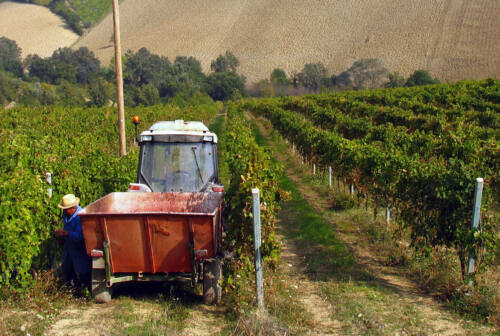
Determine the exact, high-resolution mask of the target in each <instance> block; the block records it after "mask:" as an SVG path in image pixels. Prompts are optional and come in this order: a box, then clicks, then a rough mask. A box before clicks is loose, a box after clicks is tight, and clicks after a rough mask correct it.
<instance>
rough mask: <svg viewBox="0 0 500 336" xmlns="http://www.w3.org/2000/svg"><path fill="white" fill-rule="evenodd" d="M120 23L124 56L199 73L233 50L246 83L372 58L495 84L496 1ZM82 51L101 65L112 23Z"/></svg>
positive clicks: (247, 2) (292, 5) (201, 5)
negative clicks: (145, 56)
mask: <svg viewBox="0 0 500 336" xmlns="http://www.w3.org/2000/svg"><path fill="white" fill-rule="evenodd" d="M120 16H121V17H120V21H121V31H122V36H121V40H122V44H123V46H122V48H123V50H127V49H131V50H138V49H139V48H141V47H146V48H148V49H149V50H151V51H152V52H154V53H157V54H161V55H166V56H168V57H169V58H170V59H173V58H175V56H178V55H187V56H194V57H196V58H197V59H199V60H200V61H201V62H202V65H203V67H204V69H205V70H206V71H208V70H209V66H210V62H211V61H212V60H213V59H215V58H216V57H217V55H219V54H221V53H224V52H225V51H226V50H231V51H232V52H233V53H234V54H235V55H236V56H237V57H238V58H239V60H240V63H241V67H240V72H241V73H243V74H244V75H245V76H247V78H248V80H249V81H251V82H252V81H255V80H258V79H262V78H267V77H269V74H270V72H271V71H272V69H274V68H276V67H281V68H283V69H284V70H285V71H287V72H288V73H291V72H292V71H300V70H301V68H302V66H303V65H304V64H305V63H311V62H322V63H323V64H325V65H326V66H327V67H328V69H329V70H330V72H331V73H332V74H338V73H339V72H341V71H343V70H345V69H346V68H348V67H349V66H350V65H351V64H352V63H353V62H354V61H355V60H358V59H362V58H373V57H375V58H380V59H382V60H383V62H384V64H385V65H386V66H387V67H388V68H389V69H390V70H391V71H398V72H400V73H401V74H403V75H405V76H407V75H408V74H410V73H412V72H413V71H414V70H416V69H427V70H430V71H431V73H432V74H433V75H434V76H437V77H438V78H440V79H441V80H451V81H454V80H459V79H465V78H475V79H482V78H486V77H488V76H490V77H500V57H498V55H499V54H500V43H498V41H499V40H500V20H499V19H498V18H499V17H500V2H499V1H498V0H474V1H473V0H456V1H455V0H434V1H428V0H415V1H398V0H378V1H368V0H360V1H349V0H338V1H328V0H309V1H299V0H277V1H265V0H213V1H204V0H193V1H181V0H165V1H159V0H141V1H138V0H124V2H123V3H122V4H121V6H120ZM80 46H88V47H89V48H90V49H91V50H93V51H94V52H95V53H96V54H97V56H98V57H99V58H100V59H101V61H103V62H104V64H108V63H109V61H110V59H111V57H112V55H113V47H112V16H111V15H108V16H107V17H106V18H105V19H104V20H103V21H102V22H101V24H99V25H98V26H96V27H95V28H94V29H92V31H90V32H89V34H87V35H86V36H85V37H84V38H83V39H82V40H81V41H79V42H78V43H77V44H76V47H80Z"/></svg>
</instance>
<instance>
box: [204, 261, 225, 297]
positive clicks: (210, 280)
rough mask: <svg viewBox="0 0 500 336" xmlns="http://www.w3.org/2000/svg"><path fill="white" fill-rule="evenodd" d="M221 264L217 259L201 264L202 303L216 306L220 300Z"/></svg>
mask: <svg viewBox="0 0 500 336" xmlns="http://www.w3.org/2000/svg"><path fill="white" fill-rule="evenodd" d="M221 279H222V264H221V262H220V260H219V259H214V260H213V261H206V262H205V263H204V264H203V303H205V304H209V305H211V304H218V303H220V301H221V298H222V286H221V284H220V282H221Z"/></svg>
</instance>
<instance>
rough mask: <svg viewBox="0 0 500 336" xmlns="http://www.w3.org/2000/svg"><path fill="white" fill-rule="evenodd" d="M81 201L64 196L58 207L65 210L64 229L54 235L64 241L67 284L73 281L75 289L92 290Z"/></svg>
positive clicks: (63, 263)
mask: <svg viewBox="0 0 500 336" xmlns="http://www.w3.org/2000/svg"><path fill="white" fill-rule="evenodd" d="M79 203H80V199H79V198H78V197H75V195H73V194H68V195H65V196H63V198H62V200H61V203H59V204H58V207H59V208H61V209H63V216H62V217H63V221H64V228H63V229H56V230H55V232H54V234H55V235H56V237H57V238H59V239H60V240H64V253H63V262H62V272H63V277H64V280H65V281H66V282H68V283H69V282H70V281H71V280H73V282H74V285H75V287H77V288H81V287H83V286H86V287H87V288H89V289H90V269H91V259H90V257H88V256H87V252H86V250H85V242H84V240H83V232H82V222H81V220H80V217H79V216H78V212H80V210H82V208H81V207H80V206H79Z"/></svg>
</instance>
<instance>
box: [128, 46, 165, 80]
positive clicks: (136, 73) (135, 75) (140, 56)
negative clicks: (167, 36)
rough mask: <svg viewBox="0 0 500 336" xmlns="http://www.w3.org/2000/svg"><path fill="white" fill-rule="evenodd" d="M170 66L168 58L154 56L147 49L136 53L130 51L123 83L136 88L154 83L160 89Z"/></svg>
mask: <svg viewBox="0 0 500 336" xmlns="http://www.w3.org/2000/svg"><path fill="white" fill-rule="evenodd" d="M170 66H171V63H170V61H169V60H168V58H166V57H164V56H158V55H155V54H152V53H151V52H150V51H149V50H148V49H146V48H141V49H139V50H138V51H137V52H136V53H134V52H132V51H130V50H129V51H127V53H126V54H125V62H124V70H123V81H124V83H125V84H132V85H136V86H142V85H145V84H149V83H153V84H154V85H155V86H156V87H157V88H159V86H160V83H161V82H162V80H163V79H164V78H165V77H166V76H167V73H168V71H169V69H170Z"/></svg>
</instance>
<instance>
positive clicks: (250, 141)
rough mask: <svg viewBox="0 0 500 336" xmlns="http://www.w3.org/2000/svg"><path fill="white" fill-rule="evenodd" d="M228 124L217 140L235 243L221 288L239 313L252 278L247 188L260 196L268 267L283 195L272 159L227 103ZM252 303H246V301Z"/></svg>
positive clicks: (275, 249) (276, 248)
mask: <svg viewBox="0 0 500 336" xmlns="http://www.w3.org/2000/svg"><path fill="white" fill-rule="evenodd" d="M226 110H227V120H226V123H225V125H224V132H223V133H222V136H221V141H220V146H221V153H222V160H221V161H222V167H221V170H222V171H224V172H227V174H228V176H227V178H228V179H229V181H230V183H229V186H228V185H227V184H226V199H225V202H226V204H227V214H228V216H227V220H226V226H227V228H228V239H227V240H228V241H229V242H230V241H234V242H235V246H234V248H235V253H236V255H235V258H234V259H233V261H232V262H231V264H230V265H226V272H225V273H226V274H225V277H224V278H225V279H224V281H225V285H226V286H227V287H230V288H232V289H234V291H233V293H234V295H232V296H230V297H229V298H228V300H229V303H228V304H229V306H231V308H232V309H233V310H235V311H238V309H239V308H240V307H242V305H244V304H245V302H247V301H249V299H250V298H248V297H247V295H248V289H247V288H245V287H246V285H247V284H248V283H249V279H250V278H251V277H252V276H253V275H252V274H253V273H254V270H253V260H254V243H253V214H252V211H253V207H252V192H251V190H252V188H259V190H260V197H261V231H262V248H261V253H262V257H263V259H264V260H265V261H267V265H269V266H270V267H271V268H273V267H275V266H276V262H277V261H278V258H279V253H280V244H279V242H278V241H277V239H276V236H275V231H274V230H275V223H276V215H277V213H278V211H279V209H280V207H279V204H278V203H279V200H280V199H281V198H282V195H283V192H282V191H281V190H280V189H279V186H278V183H279V180H280V178H281V176H282V174H283V171H282V168H281V167H280V166H279V165H278V164H277V163H276V162H275V161H273V160H272V158H271V154H270V152H269V151H268V150H266V149H264V147H261V146H259V145H258V144H257V141H256V138H255V136H254V134H253V130H252V128H251V127H250V125H249V123H248V121H247V120H246V119H245V118H244V116H243V110H242V109H240V108H239V107H238V106H237V105H235V104H234V103H228V106H227V108H226ZM250 300H251V299H250Z"/></svg>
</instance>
